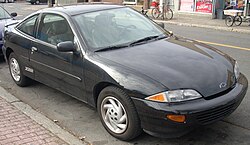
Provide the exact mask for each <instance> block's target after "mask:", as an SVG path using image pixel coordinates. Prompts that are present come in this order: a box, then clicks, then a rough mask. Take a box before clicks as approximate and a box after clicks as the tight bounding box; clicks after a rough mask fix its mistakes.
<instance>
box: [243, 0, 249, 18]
mask: <svg viewBox="0 0 250 145" xmlns="http://www.w3.org/2000/svg"><path fill="white" fill-rule="evenodd" d="M248 9H249V7H248V0H245V7H244V17H246V16H247V15H248V13H247V12H248Z"/></svg>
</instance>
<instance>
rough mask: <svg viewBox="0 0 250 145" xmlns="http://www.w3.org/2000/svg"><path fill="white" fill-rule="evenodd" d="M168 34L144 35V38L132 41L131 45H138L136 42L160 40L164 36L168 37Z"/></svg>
mask: <svg viewBox="0 0 250 145" xmlns="http://www.w3.org/2000/svg"><path fill="white" fill-rule="evenodd" d="M166 37H167V36H165V35H164V36H162V35H155V36H148V37H144V38H142V39H139V40H136V41H134V42H132V43H130V44H129V46H133V45H136V44H140V43H142V42H147V41H149V40H159V39H163V38H166Z"/></svg>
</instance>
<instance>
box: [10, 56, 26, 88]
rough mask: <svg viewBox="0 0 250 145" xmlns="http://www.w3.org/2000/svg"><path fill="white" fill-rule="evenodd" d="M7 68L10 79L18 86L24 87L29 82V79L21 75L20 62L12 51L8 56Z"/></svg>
mask: <svg viewBox="0 0 250 145" xmlns="http://www.w3.org/2000/svg"><path fill="white" fill-rule="evenodd" d="M9 70H10V74H11V77H12V79H13V80H14V82H15V83H16V84H17V85H18V86H21V87H24V86H27V85H28V84H29V82H30V79H29V78H27V77H26V76H24V75H23V72H22V69H21V64H20V62H19V61H18V58H17V56H16V55H15V53H13V52H12V53H11V54H10V56H9Z"/></svg>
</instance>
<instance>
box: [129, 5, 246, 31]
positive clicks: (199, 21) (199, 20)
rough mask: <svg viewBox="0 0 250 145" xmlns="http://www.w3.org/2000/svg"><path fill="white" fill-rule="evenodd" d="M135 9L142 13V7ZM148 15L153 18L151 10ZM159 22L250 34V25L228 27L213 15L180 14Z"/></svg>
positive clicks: (244, 23)
mask: <svg viewBox="0 0 250 145" xmlns="http://www.w3.org/2000/svg"><path fill="white" fill-rule="evenodd" d="M131 7H133V8H134V9H136V10H138V11H141V7H142V6H140V5H137V6H131ZM147 15H148V16H149V17H151V10H150V9H149V10H148V13H147ZM155 21H157V22H164V23H167V24H174V25H181V26H189V27H200V28H209V29H216V30H222V31H233V32H239V33H248V34H250V26H249V24H250V23H247V22H242V24H241V25H240V26H232V27H227V26H226V24H225V20H224V19H212V16H211V15H208V14H193V13H184V12H178V13H174V17H173V19H172V20H161V19H157V20H155Z"/></svg>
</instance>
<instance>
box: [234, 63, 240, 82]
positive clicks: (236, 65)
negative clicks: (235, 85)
mask: <svg viewBox="0 0 250 145" xmlns="http://www.w3.org/2000/svg"><path fill="white" fill-rule="evenodd" d="M234 75H235V78H236V79H238V78H239V76H240V69H239V65H238V63H237V61H235V64H234Z"/></svg>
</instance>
